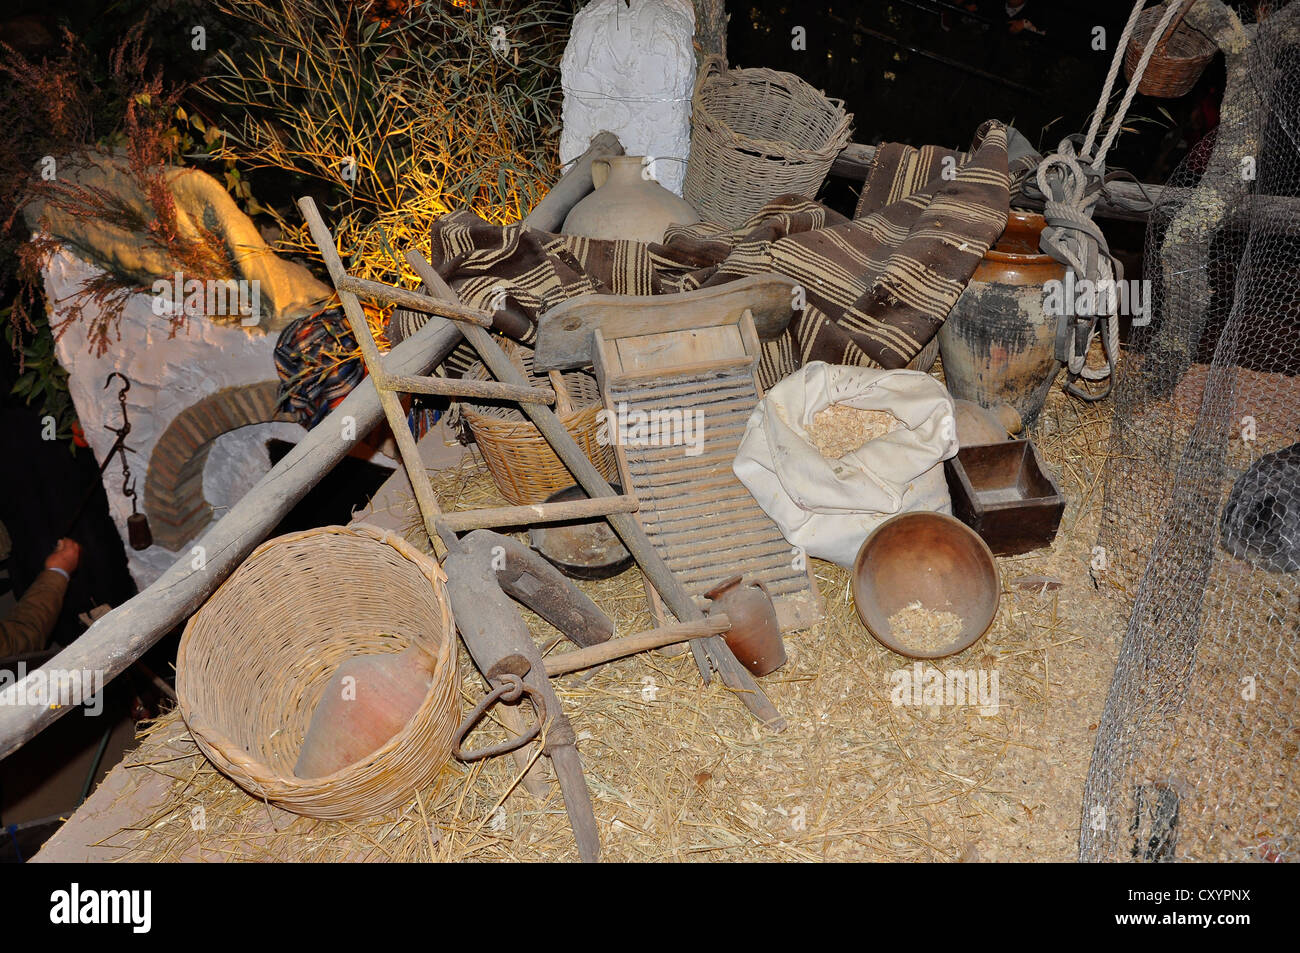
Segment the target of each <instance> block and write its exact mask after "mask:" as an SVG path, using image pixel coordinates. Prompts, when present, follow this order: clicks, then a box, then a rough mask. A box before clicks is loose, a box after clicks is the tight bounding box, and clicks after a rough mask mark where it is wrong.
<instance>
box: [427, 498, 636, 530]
mask: <svg viewBox="0 0 1300 953" xmlns="http://www.w3.org/2000/svg"><path fill="white" fill-rule="evenodd" d="M640 505H641V504H640V502H639V501H638V500H637V498H636V497H634V496H627V495H622V496H598V497H596V498H595V499H592V500H568V501H565V502H563V503H534V504H533V505H532V506H497V507H492V508H490V509H486V510H465V511H463V512H459V513H443V514H442V515H441V516H439V517H438V518H437V521H438V525H439V526H441V527H442V528H444V529H449V530H452V531H453V532H456V533H463V532H464V531H465V530H470V529H486V528H487V527H490V526H531V525H534V524H536V523H559V522H562V521H564V520H574V519H595V518H596V517H598V516H608V515H609V514H610V513H635V512H636V511H637V508H638V507H639V506H640Z"/></svg>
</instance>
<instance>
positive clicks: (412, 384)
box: [383, 374, 556, 404]
mask: <svg viewBox="0 0 1300 953" xmlns="http://www.w3.org/2000/svg"><path fill="white" fill-rule="evenodd" d="M383 381H384V387H385V388H387V389H388V390H395V391H399V392H401V393H406V394H438V395H441V396H444V397H477V398H480V399H482V400H513V401H531V402H532V403H534V404H554V403H555V400H556V397H555V391H554V390H553V389H551V388H550V387H515V386H514V385H513V384H502V383H500V382H498V381H476V380H469V379H467V378H464V377H459V378H452V377H430V376H427V375H424V376H417V375H414V374H385V375H384V378H383Z"/></svg>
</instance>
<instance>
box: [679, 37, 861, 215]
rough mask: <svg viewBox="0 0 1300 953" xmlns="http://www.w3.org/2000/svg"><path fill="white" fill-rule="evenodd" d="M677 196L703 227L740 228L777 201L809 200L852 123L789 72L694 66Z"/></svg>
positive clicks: (838, 106) (719, 63)
mask: <svg viewBox="0 0 1300 953" xmlns="http://www.w3.org/2000/svg"><path fill="white" fill-rule="evenodd" d="M691 108H692V115H691V154H690V157H689V158H688V159H687V162H686V182H685V185H684V186H683V195H684V197H685V198H686V201H688V202H690V203H691V205H693V206H695V207H696V208H697V209H699V211H700V215H701V216H702V217H703V219H704V220H705V221H708V222H720V223H722V224H725V225H731V226H737V225H742V224H744V222H745V221H746V220H747V219H749V218H750V217H751V216H752V215H753V214H754V213H755V212H757V211H758V210H759V209H760V208H762V207H763V206H764V205H766V204H767V203H768V202H770V201H771V200H772V199H774V198H776V197H777V196H779V195H784V194H785V193H787V192H794V193H797V194H799V195H808V196H814V195H816V194H817V190H818V189H820V188H821V184H822V182H823V181H825V179H826V174H827V173H828V172H830V169H831V163H833V162H834V161H835V157H836V156H837V155H839V153H840V150H841V149H843V148H844V147H845V145H847V144H848V141H849V132H850V126H851V124H852V122H853V116H852V114H850V113H846V112H845V111H844V102H843V101H842V100H839V99H828V98H826V96H824V95H822V94H821V93H819V92H818V91H817V90H815V89H813V88H812V87H811V86H809V85H808V84H807V83H805V82H804V81H803V80H801V79H800V78H799V77H798V76H795V75H794V74H793V73H781V72H778V71H776V70H770V69H738V70H728V69H726V64H725V61H724V60H723V59H722V58H721V57H718V56H710V57H709V58H708V59H707V60H705V62H704V64H703V65H701V67H700V74H699V78H698V80H697V81H696V85H695V97H694V99H693V101H692V107H691Z"/></svg>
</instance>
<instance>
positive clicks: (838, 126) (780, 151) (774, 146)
mask: <svg viewBox="0 0 1300 953" xmlns="http://www.w3.org/2000/svg"><path fill="white" fill-rule="evenodd" d="M709 65H712V64H706V66H705V67H702V68H701V74H702V79H701V81H700V84H699V86H698V88H697V89H696V92H695V96H694V103H693V116H694V117H696V118H698V120H699V121H700V122H701V123H702V124H704V125H705V126H707V127H708V128H709V129H710V131H712V132H714V133H715V134H725V137H726V138H728V139H729V140H730V143H729V144H730V145H731V146H733V147H739V148H748V149H750V150H752V151H754V152H758V153H760V154H770V155H776V156H781V157H783V158H787V159H798V160H802V161H809V162H811V161H825V160H826V159H827V158H831V159H833V158H834V157H835V156H837V155H839V153H840V150H841V149H843V148H844V145H845V143H846V142H847V141H848V137H849V129H850V126H851V125H852V123H853V115H852V114H851V113H848V112H845V110H844V100H842V99H833V98H831V97H829V96H827V95H826V94H825V93H823V92H821V91H820V90H818V89H816V88H814V87H813V86H811V85H809V84H808V83H807V82H806V81H805V80H804V79H802V78H801V77H798V76H796V75H794V74H793V73H782V72H780V71H779V70H773V69H768V68H766V67H749V68H745V69H735V70H723V71H722V72H717V73H713V72H710V73H706V72H705V71H706V69H708V66H709ZM767 76H771V77H775V78H776V79H777V80H778V82H769V81H767V80H766V79H764V78H763V77H767ZM719 83H727V84H730V85H732V86H733V87H737V88H739V87H741V86H758V85H763V86H773V85H776V86H782V87H784V88H787V89H791V90H793V91H794V92H795V93H796V94H802V95H804V96H806V97H808V98H810V99H813V100H817V101H820V102H822V103H824V104H825V105H826V107H827V108H825V109H823V110H822V114H823V115H824V116H826V117H827V118H828V119H831V120H833V125H831V127H830V129H829V130H827V135H826V141H825V142H824V143H823V144H822V145H820V146H811V145H807V146H796V145H793V144H791V143H789V142H783V141H780V140H773V139H762V138H760V137H758V136H749V135H744V134H742V133H738V132H736V131H735V130H734V129H733V128H732V127H731V124H730V123H728V122H727V120H726V119H725V118H724V117H723V116H720V115H716V114H715V111H714V110H712V109H710V104H709V102H708V101H707V98H706V97H707V96H708V90H709V86H710V85H711V84H719ZM715 88H716V86H715ZM841 140H842V141H841ZM837 143H838V144H837Z"/></svg>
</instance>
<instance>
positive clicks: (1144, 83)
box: [1124, 0, 1218, 99]
mask: <svg viewBox="0 0 1300 953" xmlns="http://www.w3.org/2000/svg"><path fill="white" fill-rule="evenodd" d="M1173 2H1174V3H1181V4H1182V10H1180V11H1179V12H1178V14H1177V15H1176V16H1175V17H1174V18H1173V20H1172V21H1171V22H1170V24H1169V27H1168V28H1167V29H1166V31H1165V35H1164V38H1163V39H1161V40H1160V42H1159V43H1158V44H1157V45H1156V48H1155V50H1154V51H1153V52H1152V54H1151V59H1150V60H1149V61H1148V62H1147V68H1146V70H1145V71H1144V72H1143V73H1142V79H1141V80H1140V81H1139V82H1138V92H1139V93H1142V94H1143V95H1146V96H1156V97H1159V98H1162V99H1177V98H1178V97H1179V96H1183V95H1185V94H1186V93H1188V92H1189V91H1190V90H1191V88H1192V87H1193V86H1195V85H1196V81H1197V80H1198V79H1200V78H1201V73H1203V72H1205V67H1207V66H1209V65H1210V61H1211V60H1213V59H1214V54H1215V53H1217V52H1218V47H1217V46H1215V45H1214V42H1213V41H1212V40H1211V39H1210V38H1209V37H1208V36H1206V35H1205V34H1204V33H1202V32H1200V31H1199V30H1197V29H1194V28H1193V27H1192V26H1190V25H1189V24H1184V23H1183V17H1184V16H1186V14H1187V10H1188V8H1190V7H1191V5H1192V2H1193V0H1173ZM1167 6H1168V5H1167V4H1163V3H1162V4H1157V5H1156V6H1154V7H1151V8H1150V9H1149V10H1143V11H1142V13H1141V15H1140V16H1139V17H1138V20H1137V23H1136V25H1135V26H1134V27H1133V35H1132V36H1131V37H1129V41H1128V47H1127V48H1126V49H1125V50H1124V76H1125V77H1126V78H1127V79H1129V80H1130V81H1131V80H1132V79H1133V73H1134V71H1135V70H1136V69H1137V64H1138V61H1139V60H1140V59H1142V53H1143V51H1144V50H1146V46H1147V42H1148V41H1149V40H1150V38H1151V34H1152V33H1154V32H1155V29H1156V26H1157V25H1158V24H1159V22H1160V18H1161V17H1163V16H1164V15H1165V11H1166V9H1167Z"/></svg>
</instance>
